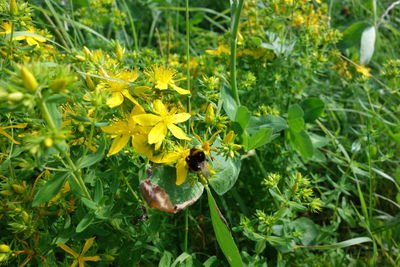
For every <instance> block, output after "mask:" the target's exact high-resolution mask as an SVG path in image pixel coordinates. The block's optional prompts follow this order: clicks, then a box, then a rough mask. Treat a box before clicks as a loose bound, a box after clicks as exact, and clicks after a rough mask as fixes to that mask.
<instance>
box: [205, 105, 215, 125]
mask: <svg viewBox="0 0 400 267" xmlns="http://www.w3.org/2000/svg"><path fill="white" fill-rule="evenodd" d="M214 119H215V113H214V108H213V106H212V104H211V103H210V104H208V106H207V110H206V123H207V124H212V123H213V122H214Z"/></svg>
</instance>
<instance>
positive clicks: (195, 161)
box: [186, 147, 209, 178]
mask: <svg viewBox="0 0 400 267" xmlns="http://www.w3.org/2000/svg"><path fill="white" fill-rule="evenodd" d="M186 163H187V165H188V168H189V170H191V171H192V172H197V173H198V172H202V173H203V175H204V176H205V177H206V178H207V177H208V176H209V170H208V161H207V158H206V154H205V153H204V151H203V149H201V148H196V147H194V148H191V149H190V154H189V156H187V157H186Z"/></svg>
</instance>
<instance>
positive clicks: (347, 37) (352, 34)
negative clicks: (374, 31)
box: [338, 21, 371, 49]
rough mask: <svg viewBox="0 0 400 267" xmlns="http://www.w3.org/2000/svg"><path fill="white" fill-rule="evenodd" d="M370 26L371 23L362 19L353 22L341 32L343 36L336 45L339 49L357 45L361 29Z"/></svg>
mask: <svg viewBox="0 0 400 267" xmlns="http://www.w3.org/2000/svg"><path fill="white" fill-rule="evenodd" d="M370 26H371V25H370V24H369V23H367V22H362V21H359V22H356V23H353V24H352V25H350V27H348V28H347V29H346V30H345V31H344V32H343V38H342V40H341V41H340V42H339V44H338V46H339V47H340V48H341V49H346V48H350V47H353V46H357V47H358V46H359V45H360V41H361V35H362V33H363V31H364V30H365V29H366V28H368V27H370Z"/></svg>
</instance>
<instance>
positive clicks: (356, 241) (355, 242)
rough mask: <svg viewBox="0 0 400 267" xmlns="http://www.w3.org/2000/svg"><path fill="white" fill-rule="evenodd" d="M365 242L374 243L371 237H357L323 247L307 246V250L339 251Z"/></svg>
mask: <svg viewBox="0 0 400 267" xmlns="http://www.w3.org/2000/svg"><path fill="white" fill-rule="evenodd" d="M365 242H372V239H371V238H369V237H356V238H352V239H349V240H346V241H342V242H339V243H334V244H332V245H322V246H307V248H312V249H338V248H345V247H350V246H354V245H358V244H361V243H365Z"/></svg>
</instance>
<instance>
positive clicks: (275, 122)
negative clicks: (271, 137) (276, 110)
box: [246, 115, 288, 134]
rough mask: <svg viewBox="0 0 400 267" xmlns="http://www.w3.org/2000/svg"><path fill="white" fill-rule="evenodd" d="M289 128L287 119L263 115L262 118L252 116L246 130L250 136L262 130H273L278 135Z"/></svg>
mask: <svg viewBox="0 0 400 267" xmlns="http://www.w3.org/2000/svg"><path fill="white" fill-rule="evenodd" d="M287 127H288V125H287V123H286V120H285V119H283V118H281V117H278V116H273V115H263V116H261V117H256V116H251V117H250V120H249V125H248V126H247V129H246V130H247V132H248V133H249V134H254V133H256V132H257V131H259V130H260V129H263V128H271V129H272V130H273V133H276V132H279V131H282V130H284V129H286V128H287Z"/></svg>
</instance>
